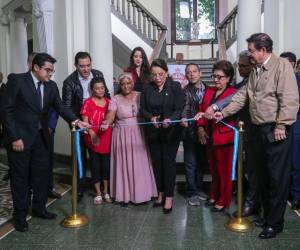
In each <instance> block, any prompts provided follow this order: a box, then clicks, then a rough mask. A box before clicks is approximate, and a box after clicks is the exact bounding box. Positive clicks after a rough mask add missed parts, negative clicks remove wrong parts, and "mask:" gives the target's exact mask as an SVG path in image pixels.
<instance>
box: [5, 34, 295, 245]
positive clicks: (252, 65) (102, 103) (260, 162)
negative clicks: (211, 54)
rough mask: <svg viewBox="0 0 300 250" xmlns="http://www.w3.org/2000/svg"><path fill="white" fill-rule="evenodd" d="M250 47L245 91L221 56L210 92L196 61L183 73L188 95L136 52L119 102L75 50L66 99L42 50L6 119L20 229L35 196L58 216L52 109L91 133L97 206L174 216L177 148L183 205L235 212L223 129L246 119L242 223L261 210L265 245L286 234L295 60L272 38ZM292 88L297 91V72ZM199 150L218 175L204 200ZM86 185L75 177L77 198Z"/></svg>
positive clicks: (244, 58) (85, 152)
mask: <svg viewBox="0 0 300 250" xmlns="http://www.w3.org/2000/svg"><path fill="white" fill-rule="evenodd" d="M247 42H248V50H247V51H243V52H241V53H240V55H239V58H238V70H239V73H240V76H241V77H243V80H242V81H241V82H240V83H238V84H234V83H233V81H234V80H233V79H234V74H235V71H234V67H233V65H232V64H231V63H230V62H229V61H225V60H221V61H218V62H216V63H215V64H214V65H213V70H212V79H213V80H214V86H211V87H209V86H206V85H205V84H204V83H203V82H202V80H201V70H200V68H199V65H198V64H195V63H189V64H188V65H186V68H185V73H186V77H187V79H188V81H189V83H188V85H187V86H186V87H185V88H184V89H182V88H181V85H180V84H179V83H178V82H175V81H173V80H172V78H170V77H169V76H168V67H167V64H166V62H165V61H164V60H162V59H155V60H154V61H153V62H151V64H149V62H148V59H147V56H146V54H145V52H144V50H143V49H142V48H141V47H137V48H135V49H134V50H133V51H132V53H131V56H130V65H129V67H128V68H126V69H125V70H124V73H123V74H121V75H120V76H119V78H118V85H117V86H118V87H117V88H116V90H117V91H116V94H115V95H114V96H113V97H111V96H110V93H109V91H108V88H107V86H106V81H105V79H104V76H103V74H102V72H100V71H98V70H95V69H92V59H91V56H90V55H89V53H87V52H78V53H77V54H76V56H75V67H76V70H75V71H74V72H73V73H72V74H71V75H70V76H68V77H67V78H66V80H65V81H64V82H63V88H62V100H61V99H60V97H59V92H58V89H57V86H56V84H55V83H54V82H53V81H52V80H51V76H52V74H53V72H54V63H55V62H56V60H55V59H54V58H53V57H52V56H50V55H48V54H45V53H39V54H36V55H35V57H34V58H33V61H32V69H31V70H29V71H28V72H27V73H24V74H13V75H10V77H9V80H8V83H7V84H6V88H5V95H4V98H3V100H4V101H3V102H2V104H1V116H2V117H3V119H2V121H3V125H4V143H5V145H6V148H7V153H8V160H9V165H10V169H11V170H10V175H11V189H12V194H13V201H14V215H13V217H14V221H15V227H16V229H17V230H19V231H27V230H28V224H27V222H26V220H25V217H26V214H27V212H28V208H29V203H30V202H31V201H30V198H29V192H30V190H32V193H33V199H32V215H33V216H38V217H42V218H45V219H54V218H55V217H56V215H55V214H53V213H50V212H48V211H47V210H46V208H45V203H46V199H47V194H46V193H47V191H46V190H47V186H46V183H47V182H45V180H46V178H47V175H49V174H48V171H47V170H48V169H49V161H48V160H47V159H49V142H50V139H49V138H50V137H49V136H50V134H49V126H48V121H49V112H50V108H51V109H53V110H54V111H56V112H57V114H60V115H61V116H62V117H63V118H64V119H65V120H66V121H67V122H69V123H70V124H71V123H73V124H75V125H77V126H79V127H82V128H85V129H86V133H82V134H81V137H82V140H81V154H82V159H83V166H84V171H83V176H84V177H85V173H86V166H87V165H89V167H90V169H91V174H92V181H93V184H94V187H95V197H94V204H96V205H99V204H102V203H103V202H107V203H112V202H113V201H115V202H118V203H120V205H121V206H124V207H127V206H128V203H129V202H132V203H134V204H142V203H145V202H148V201H150V200H151V199H153V198H155V201H154V203H153V207H155V208H157V207H162V210H163V212H164V213H165V214H168V213H170V212H171V211H172V208H173V197H174V189H175V180H176V154H177V151H178V148H179V144H180V142H181V141H183V146H184V164H185V170H186V182H187V192H186V194H187V202H188V204H190V205H192V206H193V205H200V201H201V200H206V201H207V202H206V205H207V206H209V207H210V208H211V211H212V212H222V211H223V210H225V209H228V208H229V206H230V204H231V199H232V180H231V175H232V153H233V142H234V132H233V130H232V129H231V128H230V127H228V126H227V125H226V124H224V123H221V122H219V121H221V120H224V121H225V122H226V123H227V124H229V125H231V126H235V125H236V123H237V121H238V120H242V121H244V122H245V125H246V139H245V153H246V154H245V155H246V159H245V162H246V175H247V179H248V186H249V188H248V194H247V198H246V200H245V204H244V208H243V216H249V215H252V214H260V212H261V209H262V210H263V213H262V214H261V215H262V216H259V217H258V218H257V220H256V221H255V224H256V225H257V226H262V227H263V231H262V232H261V233H260V234H259V237H260V238H262V239H265V238H271V237H275V236H276V234H277V233H279V232H281V231H282V229H283V225H284V211H285V207H286V201H287V199H288V195H289V191H290V192H291V194H292V199H293V203H292V204H293V208H294V209H299V207H300V195H299V194H300V190H299V188H298V186H299V185H300V180H299V172H300V170H299V166H298V165H300V163H299V162H300V159H298V158H299V156H298V155H299V154H298V153H297V152H298V150H299V145H298V144H299V143H298V142H299V138H300V137H299V133H300V132H299V131H300V130H299V131H298V129H297V126H298V127H299V124H298V122H299V121H298V119H297V117H298V115H297V113H298V110H299V94H298V86H297V81H296V77H295V73H294V69H293V68H295V65H292V64H295V63H296V57H295V56H291V55H293V54H292V53H290V52H288V53H283V54H282V55H281V57H285V58H288V60H286V59H283V58H280V57H277V56H276V55H274V54H273V53H272V46H273V42H272V40H271V38H270V37H269V36H268V35H267V34H264V33H257V34H253V35H251V36H250V37H249V38H248V39H247ZM299 64H300V63H299V62H298V63H297V68H299V67H300V66H299ZM297 80H298V84H299V80H300V73H298V75H297ZM178 121H180V122H178ZM295 122H296V123H295ZM294 123H295V126H293V124H294ZM293 127H294V129H293ZM292 143H293V144H292ZM292 145H293V146H292ZM291 150H292V151H293V158H292V157H290V151H291ZM203 153H205V154H207V158H208V165H209V170H210V174H211V176H212V183H211V186H210V192H209V195H207V194H206V193H205V192H204V189H203V164H202V165H201V155H203ZM291 170H293V172H291ZM29 176H30V178H29ZM291 176H292V188H291V189H290V185H289V183H290V179H291ZM84 181H85V178H82V179H80V180H79V186H78V200H79V201H80V200H81V199H82V197H83V194H84V187H85V184H84Z"/></svg>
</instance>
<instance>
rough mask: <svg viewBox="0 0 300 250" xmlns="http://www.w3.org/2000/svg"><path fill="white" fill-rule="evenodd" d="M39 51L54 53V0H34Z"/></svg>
mask: <svg viewBox="0 0 300 250" xmlns="http://www.w3.org/2000/svg"><path fill="white" fill-rule="evenodd" d="M32 6H33V16H34V19H35V23H36V31H37V34H36V35H37V37H38V41H39V46H38V47H39V51H40V52H46V53H49V54H50V55H53V11H54V2H53V0H33V2H32Z"/></svg>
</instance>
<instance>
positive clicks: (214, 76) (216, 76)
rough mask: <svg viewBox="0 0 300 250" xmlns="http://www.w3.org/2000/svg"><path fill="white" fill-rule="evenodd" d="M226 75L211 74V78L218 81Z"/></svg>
mask: <svg viewBox="0 0 300 250" xmlns="http://www.w3.org/2000/svg"><path fill="white" fill-rule="evenodd" d="M224 77H226V76H221V75H211V78H212V79H217V80H218V81H219V80H221V79H222V78H224Z"/></svg>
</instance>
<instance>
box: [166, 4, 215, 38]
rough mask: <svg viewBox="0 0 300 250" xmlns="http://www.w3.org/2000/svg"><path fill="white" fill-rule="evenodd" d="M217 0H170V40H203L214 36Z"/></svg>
mask: <svg viewBox="0 0 300 250" xmlns="http://www.w3.org/2000/svg"><path fill="white" fill-rule="evenodd" d="M218 5H219V0H172V41H173V42H175V43H190V42H205V41H211V40H214V39H215V38H216V28H215V27H216V23H217V19H218Z"/></svg>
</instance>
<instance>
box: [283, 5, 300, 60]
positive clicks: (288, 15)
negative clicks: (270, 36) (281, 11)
mask: <svg viewBox="0 0 300 250" xmlns="http://www.w3.org/2000/svg"><path fill="white" fill-rule="evenodd" d="M285 3H286V7H285V20H284V25H285V26H284V30H285V33H284V34H281V36H282V37H283V39H284V51H291V52H293V53H295V54H296V56H297V59H299V58H300V46H299V41H300V26H299V24H298V16H299V10H300V1H299V0H286V1H285ZM280 52H283V51H280Z"/></svg>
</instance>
